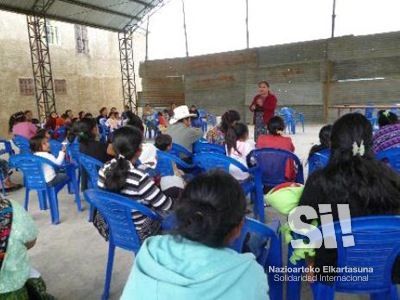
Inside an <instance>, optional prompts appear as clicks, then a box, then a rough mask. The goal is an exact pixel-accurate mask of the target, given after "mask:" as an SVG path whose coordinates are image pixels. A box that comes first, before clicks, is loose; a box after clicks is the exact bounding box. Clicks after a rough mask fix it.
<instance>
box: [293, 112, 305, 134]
mask: <svg viewBox="0 0 400 300" xmlns="http://www.w3.org/2000/svg"><path fill="white" fill-rule="evenodd" d="M294 121H295V124H296V125H297V123H300V124H301V127H302V128H303V132H304V114H303V113H299V112H296V111H295V112H294Z"/></svg>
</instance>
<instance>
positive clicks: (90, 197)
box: [84, 189, 159, 300]
mask: <svg viewBox="0 0 400 300" xmlns="http://www.w3.org/2000/svg"><path fill="white" fill-rule="evenodd" d="M84 194H85V199H87V201H88V202H89V203H90V204H91V205H92V206H94V207H96V209H97V210H98V211H99V212H100V214H101V215H102V216H103V217H104V219H105V220H106V222H107V225H108V228H109V242H108V259H107V269H106V279H105V284H104V290H103V295H102V299H104V300H105V299H108V296H109V291H110V284H111V277H112V270H113V263H114V253H115V248H116V247H120V248H122V249H125V250H128V251H133V252H134V253H135V254H136V253H137V252H138V250H139V248H140V246H141V241H140V239H139V236H138V234H137V232H136V229H135V225H134V224H133V221H132V210H135V211H139V212H140V213H141V214H143V215H145V216H147V217H149V218H151V219H153V220H157V219H159V216H158V215H157V214H156V213H154V212H153V211H152V210H151V209H149V208H148V207H146V206H144V205H141V204H139V203H138V202H137V201H135V200H133V199H130V198H126V197H123V196H121V195H118V194H113V193H110V192H106V191H102V190H94V189H90V190H87V191H85V192H84Z"/></svg>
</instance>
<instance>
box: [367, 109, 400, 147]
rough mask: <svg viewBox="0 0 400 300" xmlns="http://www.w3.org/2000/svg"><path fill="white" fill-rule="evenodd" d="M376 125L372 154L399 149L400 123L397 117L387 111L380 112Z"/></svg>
mask: <svg viewBox="0 0 400 300" xmlns="http://www.w3.org/2000/svg"><path fill="white" fill-rule="evenodd" d="M378 125H379V129H378V131H377V132H376V133H375V134H374V139H373V143H374V144H373V150H374V152H375V153H378V152H380V151H384V150H387V149H391V148H396V147H400V123H399V121H398V118H397V115H396V114H394V113H392V112H391V111H388V110H380V111H379V112H378Z"/></svg>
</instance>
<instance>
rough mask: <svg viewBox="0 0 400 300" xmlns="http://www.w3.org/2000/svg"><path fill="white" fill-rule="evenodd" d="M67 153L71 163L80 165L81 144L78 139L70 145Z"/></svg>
mask: <svg viewBox="0 0 400 300" xmlns="http://www.w3.org/2000/svg"><path fill="white" fill-rule="evenodd" d="M67 153H68V156H69V159H70V161H71V162H73V163H75V164H79V155H80V152H79V142H78V139H77V138H76V139H75V140H74V141H73V142H72V143H69V144H68V147H67Z"/></svg>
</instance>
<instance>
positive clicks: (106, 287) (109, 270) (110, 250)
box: [101, 240, 115, 300]
mask: <svg viewBox="0 0 400 300" xmlns="http://www.w3.org/2000/svg"><path fill="white" fill-rule="evenodd" d="M114 254H115V245H114V243H113V242H112V241H111V240H110V241H109V242H108V260H107V269H106V282H105V283H104V290H103V295H102V297H101V299H102V300H107V299H108V296H109V294H110V285H111V277H112V270H113V264H114Z"/></svg>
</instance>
